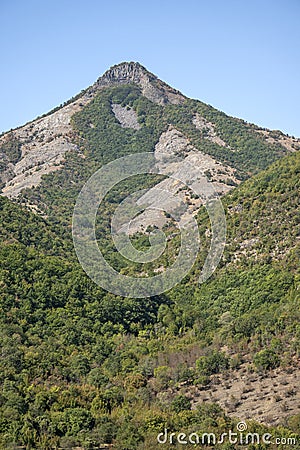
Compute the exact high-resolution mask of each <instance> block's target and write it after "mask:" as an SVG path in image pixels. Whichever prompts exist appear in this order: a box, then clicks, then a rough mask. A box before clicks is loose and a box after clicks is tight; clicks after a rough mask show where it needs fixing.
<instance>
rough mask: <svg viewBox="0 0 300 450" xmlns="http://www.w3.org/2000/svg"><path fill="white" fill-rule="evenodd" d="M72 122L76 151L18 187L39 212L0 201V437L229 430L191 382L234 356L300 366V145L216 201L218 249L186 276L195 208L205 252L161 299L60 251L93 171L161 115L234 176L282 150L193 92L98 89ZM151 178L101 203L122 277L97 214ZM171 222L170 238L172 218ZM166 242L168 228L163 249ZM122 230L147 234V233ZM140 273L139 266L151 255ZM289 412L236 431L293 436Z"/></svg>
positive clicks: (151, 142)
mask: <svg viewBox="0 0 300 450" xmlns="http://www.w3.org/2000/svg"><path fill="white" fill-rule="evenodd" d="M112 101H113V102H118V103H121V104H124V105H128V104H129V105H130V106H132V107H133V108H134V109H135V110H136V112H137V114H138V118H139V122H140V123H141V124H142V127H141V129H140V130H137V131H134V130H131V129H124V128H121V127H120V126H119V125H118V123H117V121H116V119H115V117H114V116H113V114H112V113H111V108H110V104H111V102H112ZM193 108H194V109H193ZM197 111H198V112H200V113H201V114H202V115H203V116H204V117H205V118H206V119H207V120H210V121H211V122H213V123H214V124H215V129H216V131H217V132H218V134H219V135H220V136H221V137H222V139H224V140H225V141H226V142H228V144H229V145H230V146H232V147H234V148H236V149H238V150H237V151H236V152H232V151H231V150H229V149H226V148H223V147H219V146H218V145H216V144H213V143H210V142H208V141H207V140H205V142H204V140H203V139H200V138H199V132H198V131H197V130H196V129H194V127H193V125H191V120H190V119H191V116H192V115H193V113H194V112H197ZM73 121H74V127H75V129H76V130H77V132H78V144H79V145H80V147H81V150H82V152H83V154H84V156H85V159H84V160H83V159H82V158H81V156H80V155H79V154H76V153H75V152H74V153H72V154H69V155H68V157H67V159H66V164H65V166H64V169H63V170H60V171H57V172H55V173H53V174H51V175H48V176H47V177H45V179H44V182H43V183H42V184H41V185H40V186H39V187H37V188H35V189H31V190H28V191H27V192H26V193H24V195H23V198H21V199H20V201H22V202H24V203H27V202H29V204H31V205H32V204H36V205H38V206H39V209H40V210H41V211H42V212H43V217H41V216H39V215H34V214H33V213H31V212H29V211H27V210H25V209H24V208H22V207H21V206H20V205H16V204H13V203H12V202H10V201H9V200H7V199H3V198H0V236H1V245H0V285H1V291H0V342H1V359H0V387H1V390H0V448H1V449H3V450H4V449H5V450H7V449H13V448H16V447H17V446H23V448H27V449H34V448H36V449H52V448H58V447H63V448H73V447H76V446H82V447H84V448H85V449H89V448H93V446H99V445H100V444H102V443H106V444H110V443H113V444H114V448H116V449H118V450H119V449H120V450H134V449H147V450H151V449H157V446H158V444H157V441H156V436H157V434H158V433H162V432H164V429H165V428H167V429H168V430H172V431H174V432H180V431H184V432H186V433H191V432H197V433H199V434H201V433H203V432H207V433H210V432H215V433H217V434H218V433H221V432H224V431H227V430H229V429H235V426H236V423H237V421H238V420H237V419H233V418H231V417H228V416H227V415H226V414H225V412H224V411H223V410H222V409H221V408H220V407H219V406H217V405H216V404H211V403H198V404H195V398H194V396H193V392H195V390H199V391H201V390H204V389H209V386H210V383H211V380H212V377H215V376H230V371H231V370H232V369H236V368H238V367H239V366H240V365H242V364H243V365H246V366H247V370H249V371H250V372H257V373H258V374H266V373H269V371H272V370H274V369H275V368H279V369H281V370H284V369H286V368H287V369H288V370H291V371H293V370H296V369H295V361H296V359H297V357H299V354H300V326H299V323H300V308H299V301H300V297H299V240H298V239H297V238H298V236H299V223H300V221H299V215H298V214H299V213H298V211H299V204H298V203H299V195H298V192H299V171H300V154H299V153H295V154H293V155H291V156H289V157H287V158H283V159H281V160H279V161H277V162H275V163H274V164H273V165H272V166H271V167H270V168H268V169H267V170H265V171H264V172H261V173H259V174H258V175H256V176H255V177H253V178H251V179H249V180H247V181H245V182H244V183H242V184H241V186H240V187H238V188H236V189H235V190H234V191H232V192H231V193H230V194H229V195H227V196H226V197H225V198H224V207H225V210H226V214H227V226H228V237H227V246H226V250H225V253H224V258H223V260H222V261H221V264H220V266H219V268H218V270H217V271H216V272H215V274H214V275H213V276H212V277H211V279H210V280H208V281H207V282H206V283H204V284H203V285H201V286H199V285H198V283H197V280H198V278H199V274H200V271H201V267H202V264H203V261H204V258H205V256H206V253H207V249H208V248H209V244H210V240H209V236H207V234H206V233H205V231H206V229H207V227H209V221H208V217H207V214H206V212H205V210H204V209H201V210H200V211H199V215H198V222H199V231H200V234H201V242H203V249H202V251H201V252H200V254H199V258H198V261H197V263H196V264H195V266H194V268H193V270H192V271H191V273H190V274H189V275H188V276H187V277H186V279H185V280H183V281H182V282H181V283H180V284H179V285H177V286H176V287H174V288H173V289H172V290H171V291H169V292H166V293H165V294H164V295H161V296H157V297H153V298H149V299H138V300H134V299H130V298H120V297H116V296H114V295H112V294H109V293H107V292H105V291H103V290H102V289H100V288H99V287H98V286H96V285H95V284H93V282H92V281H91V280H90V279H89V278H88V277H87V276H86V275H85V273H84V272H83V270H82V268H81V267H80V265H79V264H78V262H77V260H76V257H75V254H74V251H73V248H72V241H71V236H70V218H71V214H72V209H73V205H74V201H75V198H76V195H77V194H78V192H79V190H80V188H81V186H82V185H83V183H84V182H85V180H86V179H87V178H88V177H89V176H90V174H92V173H93V172H94V171H95V170H96V169H97V168H98V167H100V166H101V165H102V164H105V163H106V162H108V161H109V160H112V159H114V158H116V157H119V156H121V155H125V154H129V153H132V152H141V151H151V150H153V148H154V146H155V144H156V142H157V140H158V138H159V135H160V134H161V132H162V131H164V130H166V129H167V126H168V124H169V123H172V124H174V125H175V126H176V128H178V129H180V130H181V131H182V132H184V133H185V134H186V135H187V136H188V137H189V138H190V140H191V141H192V142H193V143H194V145H195V146H196V147H197V148H199V150H202V151H206V152H207V153H210V154H211V155H213V156H216V157H218V158H220V159H222V160H224V161H231V162H232V163H233V164H234V167H236V169H237V170H239V173H240V174H241V177H246V176H247V174H248V173H249V172H251V173H252V172H256V171H258V170H259V169H261V168H263V167H266V166H267V165H268V164H269V163H270V162H271V161H273V160H274V159H276V158H278V157H279V156H280V155H281V154H282V153H283V150H282V148H281V147H279V146H270V145H267V144H266V143H265V141H263V140H262V139H260V138H257V136H256V135H255V134H254V131H253V130H252V129H251V127H246V126H245V125H244V124H243V123H242V122H241V121H238V120H237V119H231V118H228V117H227V116H226V115H224V114H222V113H219V112H216V110H214V109H213V108H211V107H208V106H206V105H203V104H201V103H200V102H193V101H187V102H186V103H185V104H183V105H172V106H170V105H169V106H167V107H165V108H163V107H161V106H157V105H154V104H153V103H151V102H150V101H148V100H147V99H145V98H144V97H142V96H141V95H140V91H139V89H138V88H136V87H133V86H120V87H118V88H111V89H105V90H103V91H101V92H100V93H99V95H98V96H97V97H96V98H95V99H94V100H93V101H92V102H91V103H90V104H89V105H88V106H87V107H86V108H85V109H84V110H83V111H81V112H80V113H78V114H76V115H75V116H74V118H73ZM90 124H92V125H93V127H91V126H90ZM196 131H197V133H198V134H197V133H196ZM254 150H255V151H254ZM83 161H84V162H83ZM154 182H157V179H156V178H155V177H153V178H152V179H150V180H149V179H148V178H146V177H140V178H139V179H132V180H127V181H126V183H124V184H123V185H119V186H117V187H116V190H115V191H114V193H111V195H110V196H108V197H107V198H106V200H105V203H104V205H103V208H102V209H101V210H100V211H99V217H98V223H97V236H98V238H99V240H100V241H101V242H100V243H101V245H103V246H104V247H105V251H106V252H107V253H110V254H111V255H112V259H113V260H114V263H115V265H116V266H117V267H118V268H119V269H122V270H123V271H124V273H125V272H126V271H127V272H131V271H133V270H141V268H140V266H135V267H132V266H128V265H127V266H126V261H124V260H121V259H118V257H114V256H113V254H114V253H115V252H114V249H113V247H112V242H111V241H110V240H109V238H108V237H107V236H106V230H107V227H108V226H109V217H110V215H111V213H112V212H113V211H114V208H115V206H116V204H117V201H120V199H122V198H124V197H126V196H127V195H128V193H129V192H131V191H132V190H136V188H137V187H138V186H140V185H141V186H142V187H145V186H151V185H152V184H153V183H154ZM168 232H169V233H170V236H171V235H172V234H173V232H174V230H173V229H172V227H170V228H169V230H168ZM178 240H179V238H178V236H174V242H173V243H172V241H171V240H170V244H169V248H168V253H169V255H168V258H169V259H171V258H172V256H173V255H174V254H175V253H176V248H177V247H176V246H177V243H178ZM134 242H135V244H136V246H137V247H139V248H144V247H145V246H147V242H146V240H145V236H144V235H138V236H135V237H134ZM161 261H163V262H164V263H168V261H167V260H166V259H165V260H160V262H161ZM144 270H147V271H148V273H149V275H150V276H151V275H152V273H153V270H154V266H152V265H151V264H150V263H149V264H148V265H146V268H144ZM225 344H226V349H224V345H225ZM299 424H300V420H299V416H295V417H293V418H291V419H289V420H287V421H286V422H285V423H284V426H280V427H266V426H264V425H260V424H258V423H256V422H254V421H253V422H250V423H249V428H248V430H249V431H253V432H260V433H265V432H270V433H272V434H273V435H274V436H285V437H288V436H289V437H292V436H297V438H298V437H299V433H300V428H299ZM166 448H167V447H166ZM172 448H173V446H172ZM174 448H180V445H179V444H178V445H177V446H176V445H175V444H174ZM186 448H194V447H192V446H189V445H186ZM214 448H222V449H225V448H227V449H229V448H231V449H233V448H243V447H242V446H238V445H236V446H227V447H226V446H224V445H223V446H222V445H219V446H215V447H214ZM250 448H262V449H264V448H267V447H266V446H261V447H249V449H250ZM268 448H270V449H271V448H278V447H276V446H269V447H268ZM285 448H287V449H288V448H294V449H296V448H299V446H298V447H297V446H295V445H293V446H288V445H286V446H285Z"/></svg>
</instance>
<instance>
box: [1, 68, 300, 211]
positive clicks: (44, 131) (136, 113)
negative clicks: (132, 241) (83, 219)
mask: <svg viewBox="0 0 300 450" xmlns="http://www.w3.org/2000/svg"><path fill="white" fill-rule="evenodd" d="M116 108H117V110H118V113H116V111H117V110H116ZM117 114H119V115H117ZM126 114H127V116H128V114H129V115H130V116H131V120H134V123H135V125H134V126H133V127H132V126H131V125H130V123H129V126H126V125H124V124H125V122H123V124H122V123H121V122H120V120H119V119H120V117H121V116H122V117H123V119H124V120H125V121H126V119H125V116H126ZM121 120H122V119H121ZM137 124H138V128H137ZM170 126H171V127H173V129H175V130H176V132H178V133H179V134H181V135H182V136H183V137H184V138H185V139H186V140H187V143H186V145H185V147H186V150H187V153H188V152H189V151H193V149H194V151H199V152H202V153H203V154H204V155H209V156H211V157H213V158H214V159H215V160H217V162H218V163H220V164H221V165H220V170H219V172H221V171H222V170H224V167H223V166H225V170H226V168H229V169H227V171H228V170H230V171H231V172H232V174H233V175H234V177H235V178H238V179H243V178H245V177H247V176H249V175H251V174H253V173H255V172H257V171H258V170H260V169H262V168H265V167H266V166H267V165H268V164H270V163H271V162H272V161H274V160H275V159H276V158H278V157H280V156H282V155H284V154H285V153H288V152H290V151H293V150H295V149H297V148H298V146H299V141H298V140H296V139H293V138H289V137H288V136H285V135H283V134H282V133H280V132H276V133H274V132H269V131H268V130H262V129H259V128H258V127H255V126H254V125H249V124H246V123H245V122H243V121H241V120H239V119H234V118H231V117H229V116H226V115H225V114H224V113H221V112H219V111H217V110H215V109H214V108H212V107H210V106H208V105H205V104H204V103H201V102H199V101H194V100H190V99H188V98H186V97H184V96H183V95H182V94H180V93H179V92H178V91H176V90H174V89H173V88H171V87H169V86H168V85H166V84H165V83H163V82H162V81H160V80H159V79H158V78H157V77H155V76H154V75H153V74H151V73H149V72H148V71H147V70H146V69H145V68H144V67H142V66H141V65H140V64H138V63H121V64H119V65H117V66H114V67H112V68H111V69H109V70H108V71H107V72H106V73H105V74H104V75H103V76H102V77H100V78H99V79H98V80H97V82H96V83H95V84H94V85H93V86H91V87H90V88H88V89H86V90H85V91H83V92H82V93H81V94H79V95H78V96H76V98H75V99H74V100H70V101H69V102H67V104H66V105H65V106H62V107H60V108H58V109H57V110H55V111H54V112H52V113H51V112H50V113H49V114H48V115H46V116H44V117H42V118H40V119H36V120H34V121H32V122H30V123H28V124H27V125H25V126H24V127H20V128H18V129H16V130H13V131H11V132H9V133H6V134H4V135H3V136H2V137H1V138H0V158H1V168H2V169H1V180H2V190H3V194H4V195H6V196H9V197H16V196H18V195H20V194H22V193H23V192H24V190H25V189H27V188H31V187H33V186H41V190H44V189H45V188H47V186H48V185H49V184H51V182H52V180H53V179H55V177H57V175H56V174H55V175H54V174H53V176H52V177H51V176H50V177H46V178H45V181H42V180H43V178H44V176H45V174H49V173H51V172H57V173H58V174H59V175H58V177H59V178H60V179H62V178H63V174H64V172H68V170H69V166H70V164H72V167H71V169H72V170H73V171H75V170H76V169H77V167H78V165H79V166H81V167H82V166H84V165H86V166H88V164H90V165H92V166H93V170H94V169H95V167H99V166H100V165H101V164H103V163H104V162H105V161H108V160H109V159H111V158H116V157H118V156H121V155H124V154H128V153H132V152H135V151H154V149H155V145H157V144H158V143H159V140H160V138H161V140H163V141H164V147H165V148H167V146H168V145H170V144H172V136H170V138H169V139H166V138H165V139H162V133H166V132H167V131H168V129H169V127H170ZM112 142H113V144H112ZM116 146H117V148H116ZM112 147H114V148H112ZM174 150H176V143H175V148H174ZM70 161H71V162H70ZM199 170H201V163H199ZM206 170H209V169H206ZM87 172H88V173H90V171H89V170H87ZM86 176H87V174H83V175H82V176H81V184H82V183H83V181H84V179H85V178H86ZM234 177H232V176H229V177H228V179H227V181H226V180H225V182H224V180H221V185H222V186H223V187H224V189H225V191H227V190H228V183H229V184H230V185H234V184H236V179H235V178H234ZM65 178H67V177H65ZM214 178H215V180H216V182H219V178H218V177H217V176H214ZM64 183H67V182H66V180H63V181H62V186H61V188H62V189H63V190H64V191H67V189H68V188H69V186H64ZM76 183H77V185H78V184H79V180H76ZM64 193H65V192H64ZM26 195H27V196H28V197H34V194H33V193H32V191H30V192H28V194H26ZM40 203H43V199H41V202H40ZM47 206H48V205H47ZM43 208H44V206H43V207H42V209H43Z"/></svg>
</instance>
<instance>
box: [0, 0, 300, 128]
mask: <svg viewBox="0 0 300 450" xmlns="http://www.w3.org/2000/svg"><path fill="white" fill-rule="evenodd" d="M0 19H1V26H0V46H1V70H0V104H1V112H0V131H4V130H8V129H10V128H14V127H16V126H18V125H21V124H23V123H25V122H26V121H29V120H31V119H33V118H35V117H36V116H38V115H40V114H43V113H45V112H47V111H48V110H50V109H52V108H53V107H55V106H57V105H59V104H60V103H62V102H64V101H66V100H68V99H69V98H70V97H72V96H73V95H75V94H77V93H78V92H80V91H81V90H82V89H84V88H86V87H87V86H89V85H90V84H92V83H93V82H94V81H95V80H96V79H97V78H98V77H99V76H100V75H101V74H102V73H103V72H104V71H105V70H106V69H108V68H109V67H110V66H112V65H114V64H116V63H119V62H121V61H139V62H140V63H142V64H143V65H145V66H146V67H147V68H148V69H149V70H150V71H151V72H154V73H155V74H156V75H157V76H159V78H161V79H163V80H164V81H166V82H167V83H168V84H170V85H172V86H173V87H175V88H177V89H179V90H181V91H182V92H183V93H184V94H186V95H188V96H189V97H192V98H197V99H200V100H202V101H204V102H206V103H209V104H211V105H213V106H215V107H216V108H218V109H220V110H222V111H224V112H226V113H227V114H230V115H233V116H236V117H240V118H243V119H245V120H247V121H249V122H254V123H256V124H258V125H261V126H265V127H268V128H272V129H281V130H282V131H284V132H286V133H289V134H291V135H295V136H300V120H299V117H300V114H299V105H300V89H299V82H300V0H251V1H250V0H226V1H225V0H209V1H208V0H205V1H204V0H185V1H176V0H173V1H169V0H165V1H163V0H160V1H157V0H152V1H142V0H140V1H135V0H128V1H124V0H122V1H121V0H114V1H113V2H107V1H102V0H84V1H78V0H72V1H69V0H51V1H49V2H44V1H41V0H38V1H37V0H26V1H23V0H0Z"/></svg>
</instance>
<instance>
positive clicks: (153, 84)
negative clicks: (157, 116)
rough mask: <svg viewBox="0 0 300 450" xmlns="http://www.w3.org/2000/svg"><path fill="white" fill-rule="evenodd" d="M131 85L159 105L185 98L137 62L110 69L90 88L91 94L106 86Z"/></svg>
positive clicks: (179, 101) (125, 63) (180, 100)
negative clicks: (135, 86) (134, 85)
mask: <svg viewBox="0 0 300 450" xmlns="http://www.w3.org/2000/svg"><path fill="white" fill-rule="evenodd" d="M131 83H134V84H137V85H138V86H139V87H140V88H141V91H142V94H143V95H144V96H145V97H147V98H148V99H149V100H151V101H152V102H154V103H158V104H160V105H165V104H167V103H172V104H178V103H182V102H183V101H184V100H185V97H184V96H183V95H182V94H181V93H180V92H179V91H177V90H176V89H173V88H171V87H170V86H168V85H167V84H166V83H164V82H163V81H161V80H159V79H158V78H157V77H156V76H155V75H153V74H152V73H151V72H148V70H147V69H145V67H143V66H142V65H141V64H139V63H137V62H124V63H121V64H118V65H116V66H113V67H111V68H110V69H109V70H107V71H106V72H105V73H104V75H102V77H100V78H99V79H98V80H97V81H96V83H95V84H94V85H93V86H92V88H91V92H94V91H97V90H98V89H101V88H103V87H106V86H114V85H115V84H131Z"/></svg>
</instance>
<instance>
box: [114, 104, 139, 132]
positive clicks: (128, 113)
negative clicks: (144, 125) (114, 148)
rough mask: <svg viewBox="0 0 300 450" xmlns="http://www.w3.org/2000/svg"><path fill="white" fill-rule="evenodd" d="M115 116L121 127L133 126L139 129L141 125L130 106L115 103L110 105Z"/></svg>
mask: <svg viewBox="0 0 300 450" xmlns="http://www.w3.org/2000/svg"><path fill="white" fill-rule="evenodd" d="M111 108H112V111H113V113H114V115H115V118H116V119H117V120H118V121H119V122H120V124H121V127H123V128H133V129H134V130H139V129H140V128H141V125H140V124H139V122H138V118H137V114H136V112H135V110H134V109H133V108H131V107H130V106H122V105H118V104H117V103H113V104H112V105H111Z"/></svg>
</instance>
